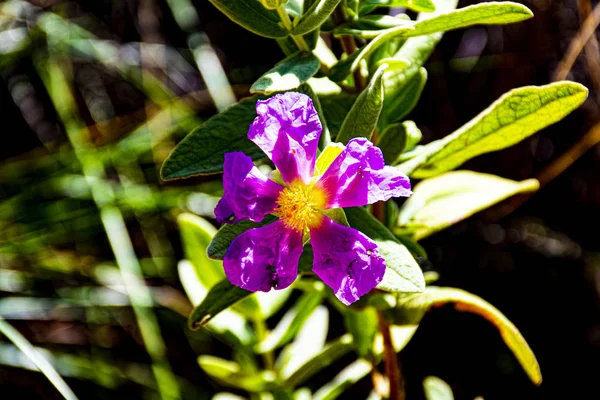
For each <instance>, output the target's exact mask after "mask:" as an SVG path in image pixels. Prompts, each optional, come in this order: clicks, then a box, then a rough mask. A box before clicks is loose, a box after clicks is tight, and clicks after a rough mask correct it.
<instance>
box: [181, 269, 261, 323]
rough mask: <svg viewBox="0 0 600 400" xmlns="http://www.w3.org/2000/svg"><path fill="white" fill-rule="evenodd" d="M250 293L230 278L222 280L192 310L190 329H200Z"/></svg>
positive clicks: (189, 320) (189, 321)
mask: <svg viewBox="0 0 600 400" xmlns="http://www.w3.org/2000/svg"><path fill="white" fill-rule="evenodd" d="M250 294H252V292H249V291H247V290H245V289H242V288H239V287H237V286H234V285H232V284H231V283H230V282H229V280H228V279H224V280H222V281H221V282H219V283H218V284H216V285H215V286H213V287H212V288H211V289H210V291H209V292H208V294H207V295H206V297H205V298H204V300H203V301H202V303H200V304H199V305H198V306H197V307H195V308H194V311H192V314H191V315H190V317H189V319H188V325H189V327H190V329H192V330H196V329H198V328H199V327H200V326H201V325H204V324H206V323H207V322H208V321H210V320H211V319H212V318H214V317H215V316H216V315H217V314H218V313H220V312H221V311H223V310H225V309H227V308H228V307H230V306H232V305H233V304H235V303H237V302H238V301H240V300H242V299H244V298H246V297H248V296H249V295H250ZM257 311H258V310H257ZM259 312H260V311H259Z"/></svg>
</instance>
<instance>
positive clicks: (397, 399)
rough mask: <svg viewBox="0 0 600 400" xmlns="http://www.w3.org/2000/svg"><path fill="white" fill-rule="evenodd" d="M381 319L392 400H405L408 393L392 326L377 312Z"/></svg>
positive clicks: (384, 357) (384, 354)
mask: <svg viewBox="0 0 600 400" xmlns="http://www.w3.org/2000/svg"><path fill="white" fill-rule="evenodd" d="M377 316H378V317H379V330H380V331H381V335H382V336H383V362H384V365H385V374H386V375H387V377H388V379H389V381H390V396H389V399H390V400H404V399H405V398H406V393H405V392H404V382H403V380H402V373H401V371H400V364H399V363H398V356H397V355H396V350H395V349H394V343H393V342H392V334H391V332H390V326H389V325H388V324H387V322H385V319H384V318H383V315H382V314H381V312H380V311H378V312H377Z"/></svg>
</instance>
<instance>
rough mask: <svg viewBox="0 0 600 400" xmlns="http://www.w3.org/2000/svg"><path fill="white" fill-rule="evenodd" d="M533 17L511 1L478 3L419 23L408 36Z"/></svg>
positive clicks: (508, 22) (520, 5) (511, 21)
mask: <svg viewBox="0 0 600 400" xmlns="http://www.w3.org/2000/svg"><path fill="white" fill-rule="evenodd" d="M531 17H533V13H532V12H531V10H530V9H529V8H527V7H525V6H524V5H522V4H519V3H513V2H511V1H499V2H493V3H480V4H475V5H472V6H469V7H464V8H461V9H458V10H455V11H452V12H449V13H447V14H441V15H438V16H437V17H434V18H430V19H426V20H424V21H419V22H417V23H416V24H415V30H414V31H412V32H410V33H409V36H422V35H429V34H431V33H436V32H445V31H449V30H452V29H459V28H464V27H467V26H471V25H479V24H485V25H500V24H511V23H514V22H519V21H523V20H525V19H529V18H531Z"/></svg>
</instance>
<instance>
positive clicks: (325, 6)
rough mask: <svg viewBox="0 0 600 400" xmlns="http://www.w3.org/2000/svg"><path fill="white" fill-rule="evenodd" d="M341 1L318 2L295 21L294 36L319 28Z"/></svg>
mask: <svg viewBox="0 0 600 400" xmlns="http://www.w3.org/2000/svg"><path fill="white" fill-rule="evenodd" d="M340 1H341V0H318V1H316V2H315V3H314V4H313V5H312V6H311V7H310V8H309V9H308V10H307V11H306V12H305V13H304V14H303V15H302V16H301V17H300V18H298V19H296V20H294V28H293V29H292V34H293V35H304V34H305V33H308V32H311V31H313V30H315V29H317V28H319V27H320V26H321V25H322V24H323V23H324V22H325V21H326V20H327V18H329V16H330V15H331V13H332V12H333V10H335V8H336V7H337V5H338V4H339V3H340Z"/></svg>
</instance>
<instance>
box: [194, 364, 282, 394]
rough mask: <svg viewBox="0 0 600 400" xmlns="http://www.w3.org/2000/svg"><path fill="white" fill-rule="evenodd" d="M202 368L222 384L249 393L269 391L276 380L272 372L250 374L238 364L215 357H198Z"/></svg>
mask: <svg viewBox="0 0 600 400" xmlns="http://www.w3.org/2000/svg"><path fill="white" fill-rule="evenodd" d="M198 364H199V365H200V368H202V370H203V371H204V372H206V373H207V374H208V375H210V376H211V377H212V378H214V379H216V380H218V381H219V382H220V383H221V384H224V385H227V386H233V387H236V388H239V389H244V390H247V391H249V392H261V391H265V390H269V389H270V388H271V386H272V382H273V381H274V380H275V374H273V373H272V372H270V371H264V372H263V373H250V372H248V371H244V370H242V368H241V367H240V365H239V364H238V363H236V362H233V361H229V360H224V359H222V358H219V357H214V356H208V355H204V356H200V357H198Z"/></svg>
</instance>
